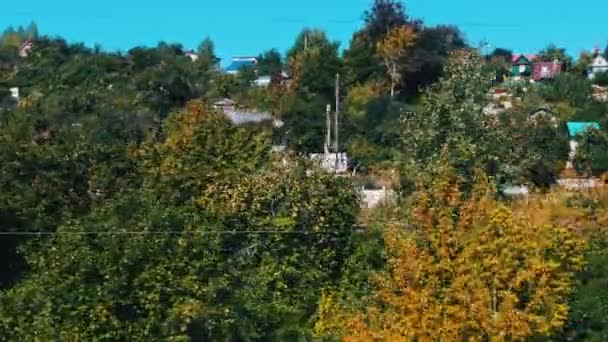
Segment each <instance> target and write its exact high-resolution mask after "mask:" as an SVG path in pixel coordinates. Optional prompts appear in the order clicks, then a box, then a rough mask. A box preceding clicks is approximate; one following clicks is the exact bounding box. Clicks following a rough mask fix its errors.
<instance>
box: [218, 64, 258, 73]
mask: <svg viewBox="0 0 608 342" xmlns="http://www.w3.org/2000/svg"><path fill="white" fill-rule="evenodd" d="M253 67H255V62H254V61H233V62H232V63H231V64H230V65H229V66H227V67H226V69H224V70H225V71H228V72H230V71H239V70H242V69H244V68H253Z"/></svg>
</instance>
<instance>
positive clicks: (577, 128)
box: [566, 122, 600, 137]
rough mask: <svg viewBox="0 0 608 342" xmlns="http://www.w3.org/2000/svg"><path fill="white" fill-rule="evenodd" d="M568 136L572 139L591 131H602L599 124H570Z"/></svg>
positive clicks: (568, 124)
mask: <svg viewBox="0 0 608 342" xmlns="http://www.w3.org/2000/svg"><path fill="white" fill-rule="evenodd" d="M566 125H567V126H568V134H570V136H571V137H575V136H577V135H579V134H583V133H585V132H587V131H588V130H589V129H591V128H594V129H600V125H599V124H598V123H597V122H568V123H567V124H566Z"/></svg>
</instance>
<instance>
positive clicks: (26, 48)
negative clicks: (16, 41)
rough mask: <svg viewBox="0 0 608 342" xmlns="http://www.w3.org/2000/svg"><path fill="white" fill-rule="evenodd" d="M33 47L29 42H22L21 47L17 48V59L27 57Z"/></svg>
mask: <svg viewBox="0 0 608 342" xmlns="http://www.w3.org/2000/svg"><path fill="white" fill-rule="evenodd" d="M33 47H34V44H33V43H32V41H31V40H28V41H26V42H24V43H23V44H22V45H21V47H20V48H19V57H21V58H25V57H27V56H29V55H30V53H31V52H32V48H33Z"/></svg>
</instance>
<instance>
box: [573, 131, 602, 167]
mask: <svg viewBox="0 0 608 342" xmlns="http://www.w3.org/2000/svg"><path fill="white" fill-rule="evenodd" d="M566 126H567V127H568V136H569V138H570V153H569V155H568V163H567V164H566V169H572V168H574V164H573V161H574V157H575V156H576V149H577V148H578V141H576V138H577V137H578V136H580V135H582V134H585V133H586V132H587V131H589V130H591V129H600V125H599V124H598V123H597V122H572V121H571V122H568V123H567V124H566Z"/></svg>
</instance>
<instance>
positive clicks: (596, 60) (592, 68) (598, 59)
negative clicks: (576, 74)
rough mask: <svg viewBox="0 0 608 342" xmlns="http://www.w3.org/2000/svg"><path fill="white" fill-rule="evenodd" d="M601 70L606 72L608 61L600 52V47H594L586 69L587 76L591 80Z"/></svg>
mask: <svg viewBox="0 0 608 342" xmlns="http://www.w3.org/2000/svg"><path fill="white" fill-rule="evenodd" d="M601 72H608V61H606V58H604V56H602V55H601V54H600V49H598V48H595V50H594V52H593V61H592V62H591V65H589V69H588V70H587V77H588V78H589V79H590V80H592V79H594V78H595V76H596V75H597V74H598V73H601Z"/></svg>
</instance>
